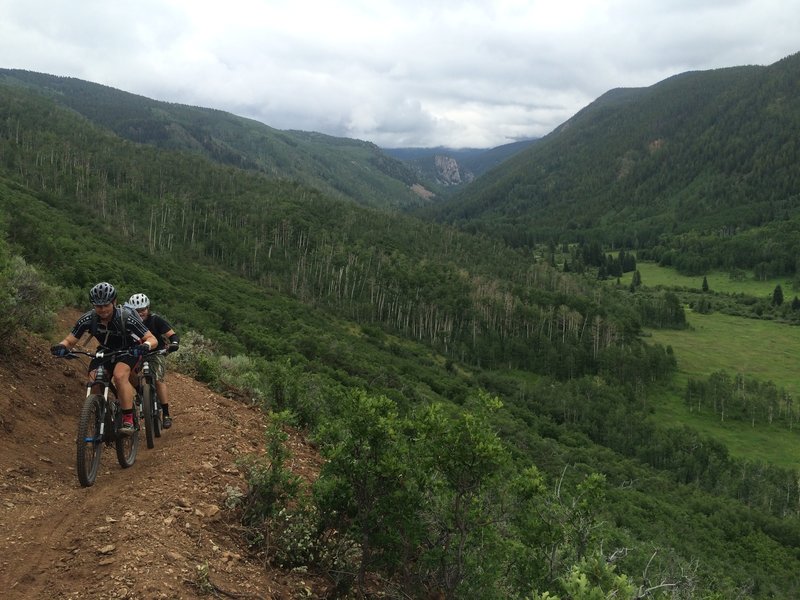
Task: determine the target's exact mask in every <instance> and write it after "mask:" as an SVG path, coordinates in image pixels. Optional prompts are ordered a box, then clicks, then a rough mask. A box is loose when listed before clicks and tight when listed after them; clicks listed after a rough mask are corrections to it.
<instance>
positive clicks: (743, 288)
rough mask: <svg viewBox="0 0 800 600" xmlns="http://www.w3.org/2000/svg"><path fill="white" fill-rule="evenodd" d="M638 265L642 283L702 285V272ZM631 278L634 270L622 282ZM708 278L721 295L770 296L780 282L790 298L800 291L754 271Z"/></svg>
mask: <svg viewBox="0 0 800 600" xmlns="http://www.w3.org/2000/svg"><path fill="white" fill-rule="evenodd" d="M636 268H637V269H638V270H639V274H640V275H641V276H642V285H646V286H648V287H657V286H664V287H680V288H694V289H697V290H700V289H701V288H702V287H703V276H702V275H700V276H692V277H689V276H687V275H681V274H680V273H678V272H677V271H676V270H675V269H673V268H671V267H659V266H658V265H657V264H656V263H653V262H644V261H640V262H637V263H636ZM632 277H633V273H625V275H624V276H623V277H621V278H620V282H621V283H622V284H624V285H629V284H630V282H631V278H632ZM706 280H707V281H708V289H709V291H710V292H719V293H722V294H745V295H748V296H755V297H756V298H771V297H772V292H773V291H775V286H777V285H780V286H781V289H782V290H783V294H784V297H785V298H789V299H791V298H792V297H793V296H795V295H797V294H798V293H800V291H798V290H795V289H794V287H793V285H794V282H793V281H792V280H791V279H789V278H786V277H773V278H771V279H765V280H763V281H761V280H759V279H755V278H754V277H753V275H752V273H749V274H748V276H747V277H746V278H745V279H740V280H735V279H731V277H730V275H729V274H728V273H726V272H723V271H713V272H711V273H709V274H708V275H706Z"/></svg>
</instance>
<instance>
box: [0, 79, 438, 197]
mask: <svg viewBox="0 0 800 600" xmlns="http://www.w3.org/2000/svg"><path fill="white" fill-rule="evenodd" d="M3 88H6V89H7V90H9V91H10V90H14V91H15V92H17V93H19V94H23V95H28V96H30V97H31V98H35V97H40V98H46V99H48V100H50V101H52V102H54V103H55V104H57V105H59V106H61V107H65V108H68V109H69V110H70V111H74V112H75V113H77V114H80V115H81V116H82V117H84V118H85V119H86V120H87V121H89V122H91V123H92V124H94V125H96V126H99V127H102V128H104V129H106V130H109V131H112V132H114V134H115V135H117V136H119V137H120V138H122V139H126V140H130V141H132V142H135V143H137V144H145V145H148V146H154V147H157V148H161V149H164V150H173V151H181V152H191V153H193V154H196V155H200V156H204V157H206V158H209V159H211V160H213V161H214V162H216V163H219V164H222V165H226V166H233V167H237V168H241V169H246V170H249V171H253V172H258V173H262V174H265V175H266V176H268V177H270V178H275V179H284V180H292V181H298V182H301V183H303V184H304V185H307V186H311V187H314V188H317V189H319V190H320V191H322V192H323V193H325V194H327V195H330V196H331V197H334V198H339V199H347V200H350V201H354V202H356V203H357V204H361V205H364V206H372V207H380V208H386V207H392V208H398V207H405V206H409V205H415V204H418V203H419V202H420V196H419V195H418V194H417V193H416V192H415V191H414V190H421V189H424V186H426V185H428V182H426V181H421V180H420V179H419V177H418V175H417V174H416V173H414V171H413V170H412V169H410V168H409V167H407V166H406V165H405V164H403V163H402V162H401V161H399V160H395V159H393V158H391V157H390V156H388V155H387V154H385V153H383V152H382V151H381V150H380V149H379V148H378V147H377V146H376V145H375V144H372V143H370V142H365V141H362V140H354V139H349V138H338V137H333V136H329V135H323V134H321V133H315V132H306V131H289V130H278V129H274V128H272V127H269V126H267V125H265V124H264V123H261V122H259V121H255V120H253V119H247V118H244V117H240V116H237V115H234V114H231V113H227V112H224V111H221V110H215V109H211V108H203V107H197V106H187V105H182V104H175V103H171V102H161V101H157V100H152V99H150V98H146V97H144V96H139V95H136V94H131V93H129V92H125V91H122V90H117V89H115V88H112V87H108V86H105V85H100V84H96V83H92V82H88V81H83V80H80V79H75V78H73V77H58V76H55V75H48V74H44V73H35V72H31V71H23V70H19V69H0V96H2V95H3ZM4 102H5V101H4V100H3V99H2V98H0V105H2V104H3V103H4ZM412 187H413V189H412Z"/></svg>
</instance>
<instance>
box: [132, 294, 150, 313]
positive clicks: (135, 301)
mask: <svg viewBox="0 0 800 600" xmlns="http://www.w3.org/2000/svg"><path fill="white" fill-rule="evenodd" d="M127 305H128V306H130V307H131V308H134V309H136V310H139V309H141V308H147V307H148V306H150V298H148V297H147V296H145V295H144V294H134V295H133V296H131V297H130V298H128V302H127Z"/></svg>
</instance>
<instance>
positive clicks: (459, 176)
mask: <svg viewBox="0 0 800 600" xmlns="http://www.w3.org/2000/svg"><path fill="white" fill-rule="evenodd" d="M433 162H434V166H435V168H436V179H437V180H438V182H439V183H441V184H443V185H461V184H464V183H470V182H471V181H472V180H473V179H475V175H473V174H472V173H470V172H469V171H466V170H462V169H461V167H460V166H459V165H458V162H457V161H456V159H454V158H452V157H450V156H445V155H444V154H437V155H436V156H434V157H433Z"/></svg>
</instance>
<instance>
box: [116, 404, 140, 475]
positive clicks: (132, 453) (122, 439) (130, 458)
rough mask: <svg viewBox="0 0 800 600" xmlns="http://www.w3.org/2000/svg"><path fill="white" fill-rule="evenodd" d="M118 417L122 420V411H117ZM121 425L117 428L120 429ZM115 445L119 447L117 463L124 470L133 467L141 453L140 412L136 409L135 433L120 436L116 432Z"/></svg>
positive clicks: (134, 414) (134, 412) (134, 411)
mask: <svg viewBox="0 0 800 600" xmlns="http://www.w3.org/2000/svg"><path fill="white" fill-rule="evenodd" d="M117 417H118V418H119V419H120V420H121V419H122V411H119V410H118V411H117ZM119 425H120V423H117V424H116V426H117V427H119ZM114 445H115V446H116V447H117V462H119V466H121V467H122V468H123V469H127V468H128V467H132V466H133V463H135V462H136V453H137V452H138V451H139V411H138V410H136V408H135V407H134V410H133V433H132V434H130V435H120V433H119V430H117V432H116V438H115V439H114Z"/></svg>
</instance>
